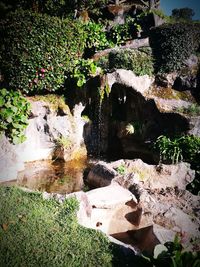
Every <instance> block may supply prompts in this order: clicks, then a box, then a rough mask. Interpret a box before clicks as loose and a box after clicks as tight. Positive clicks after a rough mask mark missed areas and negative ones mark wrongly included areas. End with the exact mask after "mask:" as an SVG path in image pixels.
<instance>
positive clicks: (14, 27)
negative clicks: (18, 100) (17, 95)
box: [0, 10, 86, 93]
mask: <svg viewBox="0 0 200 267" xmlns="http://www.w3.org/2000/svg"><path fill="white" fill-rule="evenodd" d="M0 35H1V40H0V59H1V60H0V69H1V71H2V74H3V76H4V77H5V82H6V83H7V84H8V85H9V86H11V87H13V88H14V89H15V88H18V89H21V90H22V91H24V92H26V93H32V92H33V93H37V92H39V91H40V92H41V91H45V92H47V91H48V92H52V91H56V90H59V89H60V88H63V87H64V81H65V78H66V77H65V73H66V71H68V72H69V71H70V70H71V71H72V69H73V67H74V64H73V61H74V60H75V59H77V58H79V57H80V56H81V55H82V54H83V52H84V49H85V45H86V32H85V31H84V28H83V24H82V23H80V22H79V21H74V20H71V19H69V18H67V19H59V18H57V17H50V16H48V15H44V14H43V15H41V14H37V13H31V12H29V11H23V10H17V11H16V12H14V13H10V14H9V15H8V16H7V17H6V18H5V20H3V21H1V23H0Z"/></svg>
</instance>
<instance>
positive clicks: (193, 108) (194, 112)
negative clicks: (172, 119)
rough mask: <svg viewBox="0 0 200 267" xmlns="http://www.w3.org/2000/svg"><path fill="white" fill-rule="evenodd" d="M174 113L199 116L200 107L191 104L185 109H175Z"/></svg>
mask: <svg viewBox="0 0 200 267" xmlns="http://www.w3.org/2000/svg"><path fill="white" fill-rule="evenodd" d="M176 111H178V112H181V113H184V114H189V115H193V116H195V115H199V114H200V106H199V105H198V104H191V105H190V106H188V107H187V108H186V107H182V108H177V109H176Z"/></svg>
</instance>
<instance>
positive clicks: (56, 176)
mask: <svg viewBox="0 0 200 267" xmlns="http://www.w3.org/2000/svg"><path fill="white" fill-rule="evenodd" d="M87 167H88V162H87V160H86V159H81V160H72V161H69V162H64V161H58V160H56V161H52V160H44V161H35V162H29V163H26V164H25V170H23V171H21V172H19V174H18V178H17V180H15V181H11V182H6V183H4V184H6V185H17V186H20V187H25V188H28V189H31V190H38V191H41V192H44V191H46V192H48V193H60V194H66V193H71V192H76V191H80V190H83V189H84V187H85V185H84V182H83V175H84V171H85V169H86V168H87Z"/></svg>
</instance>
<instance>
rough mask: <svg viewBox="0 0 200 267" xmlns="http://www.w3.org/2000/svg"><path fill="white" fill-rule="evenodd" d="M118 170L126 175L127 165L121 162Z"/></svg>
mask: <svg viewBox="0 0 200 267" xmlns="http://www.w3.org/2000/svg"><path fill="white" fill-rule="evenodd" d="M116 171H117V172H118V173H119V174H120V175H124V174H125V173H126V166H125V165H124V164H121V165H120V166H118V167H117V169H116Z"/></svg>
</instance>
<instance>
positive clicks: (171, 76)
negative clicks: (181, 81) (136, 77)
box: [155, 72, 178, 87]
mask: <svg viewBox="0 0 200 267" xmlns="http://www.w3.org/2000/svg"><path fill="white" fill-rule="evenodd" d="M177 76H178V73H177V72H171V73H159V74H157V75H156V77H155V82H156V84H157V85H158V86H163V87H172V86H173V85H174V81H175V80H176V78H177Z"/></svg>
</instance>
